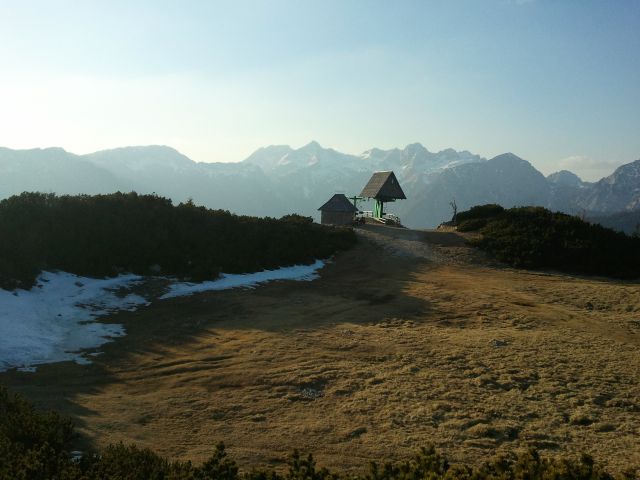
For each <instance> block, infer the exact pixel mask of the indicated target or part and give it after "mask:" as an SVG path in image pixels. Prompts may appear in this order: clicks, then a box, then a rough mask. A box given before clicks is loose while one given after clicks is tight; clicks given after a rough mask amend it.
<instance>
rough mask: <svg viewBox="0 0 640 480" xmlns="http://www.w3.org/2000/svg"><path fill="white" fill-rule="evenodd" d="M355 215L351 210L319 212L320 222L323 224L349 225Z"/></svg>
mask: <svg viewBox="0 0 640 480" xmlns="http://www.w3.org/2000/svg"><path fill="white" fill-rule="evenodd" d="M354 218H355V215H354V214H353V213H352V212H321V215H320V223H321V224H323V225H351V224H352V223H353V220H354Z"/></svg>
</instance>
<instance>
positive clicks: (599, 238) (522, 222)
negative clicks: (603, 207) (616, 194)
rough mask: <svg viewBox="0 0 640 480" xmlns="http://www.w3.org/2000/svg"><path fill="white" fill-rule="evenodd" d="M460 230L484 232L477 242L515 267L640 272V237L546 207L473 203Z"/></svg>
mask: <svg viewBox="0 0 640 480" xmlns="http://www.w3.org/2000/svg"><path fill="white" fill-rule="evenodd" d="M458 230H459V231H462V232H470V231H478V232H480V233H481V234H482V236H481V238H480V239H478V240H475V241H474V242H473V243H475V244H476V245H477V246H478V247H480V248H481V249H483V250H485V251H487V252H488V253H490V254H491V255H493V256H494V257H496V258H497V259H498V260H500V261H503V262H505V263H507V264H509V265H513V266H515V267H522V268H551V269H556V270H560V271H564V272H571V273H585V274H593V275H607V276H612V277H619V278H637V277H639V276H640V238H635V237H629V236H627V235H625V234H623V233H620V232H614V231H613V230H610V229H608V228H604V227H602V226H600V225H595V224H591V223H589V222H586V221H584V220H582V219H580V218H578V217H575V216H571V215H566V214H563V213H553V212H550V211H549V210H547V209H545V208H541V207H518V208H511V209H504V208H502V207H500V206H498V205H482V206H477V207H473V208H472V209H470V210H468V211H466V212H462V213H459V214H458Z"/></svg>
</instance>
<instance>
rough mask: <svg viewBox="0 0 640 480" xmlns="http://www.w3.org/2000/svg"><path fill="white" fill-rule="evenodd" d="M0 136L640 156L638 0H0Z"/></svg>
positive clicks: (203, 149) (23, 144)
mask: <svg viewBox="0 0 640 480" xmlns="http://www.w3.org/2000/svg"><path fill="white" fill-rule="evenodd" d="M0 62H1V63H0V145H2V146H8V147H12V148H30V147H45V146H54V145H55V146H61V147H63V148H66V149H67V150H70V151H72V152H75V153H86V152H90V151H95V150H99V149H103V148H112V147H117V146H124V145H144V144H166V145H171V146H173V147H175V148H177V149H178V150H180V151H182V152H183V153H185V154H187V155H188V156H190V157H191V158H193V159H194V160H197V161H238V160H242V159H243V158H245V157H247V156H248V155H249V154H250V153H251V152H252V151H253V150H255V149H257V148H259V147H261V146H264V145H269V144H290V145H292V146H294V147H297V146H301V145H303V144H306V143H308V142H309V141H310V140H312V139H314V140H317V141H319V142H320V143H321V144H322V145H324V146H329V147H333V148H335V149H337V150H341V151H345V152H349V153H360V152H362V151H363V150H365V149H368V148H370V147H373V146H376V147H380V148H392V147H402V146H404V145H406V144H409V143H413V142H421V143H423V144H424V145H425V146H426V147H427V148H429V149H430V150H440V149H444V148H448V147H452V148H455V149H458V150H469V151H472V152H474V153H478V154H481V155H483V156H486V157H491V156H494V155H497V154H499V153H503V152H506V151H512V152H514V153H516V154H517V155H519V156H521V157H523V158H525V159H527V160H529V161H531V162H532V163H533V164H534V165H535V166H536V167H537V168H539V169H541V170H542V171H543V172H544V173H550V172H551V171H554V170H557V169H560V168H569V169H572V170H574V171H576V172H577V173H579V174H580V175H582V176H583V177H585V178H587V179H594V178H597V177H599V176H601V175H604V174H607V173H609V172H610V171H611V170H612V169H613V168H614V167H615V166H616V165H620V164H622V163H627V162H630V161H633V160H635V159H638V158H640V88H639V85H640V1H637V0H634V1H631V0H629V1H625V0H619V1H610V2H605V1H589V0H575V1H569V0H567V1H562V0H547V1H545V0H468V1H462V0H460V1H458V0H446V1H444V0H443V1H429V0H424V1H400V0H398V1H376V0H367V1H365V0H323V1H320V0H317V1H305V0H291V1H278V0H272V1H238V0H236V1H230V2H216V1H177V0H176V1H160V0H154V1H143V0H137V1H136V0H128V1H118V0H110V1H100V2H98V1H89V0H87V1H83V2H77V1H62V0H60V1H49V2H38V1H35V0H32V1H28V2H24V1H19V0H14V1H9V0H0Z"/></svg>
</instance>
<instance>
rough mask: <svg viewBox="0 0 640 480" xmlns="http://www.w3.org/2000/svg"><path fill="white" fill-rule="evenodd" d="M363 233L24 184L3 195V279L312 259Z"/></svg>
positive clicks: (28, 281)
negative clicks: (47, 272) (32, 189)
mask: <svg viewBox="0 0 640 480" xmlns="http://www.w3.org/2000/svg"><path fill="white" fill-rule="evenodd" d="M355 241H356V237H355V234H354V233H353V231H352V230H351V229H345V228H335V227H328V226H324V225H317V224H314V223H313V222H312V221H311V219H309V218H308V217H301V216H299V215H288V216H286V217H283V218H282V219H280V220H277V219H274V218H255V217H246V216H238V215H233V214H231V213H229V212H227V211H222V210H209V209H207V208H205V207H199V206H196V205H194V204H193V202H190V201H189V202H186V203H181V204H180V205H178V206H173V205H172V204H171V201H170V200H168V199H166V198H162V197H158V196H156V195H138V194H136V193H126V194H125V193H114V194H110V195H95V196H88V195H79V196H66V195H65V196H56V195H54V194H43V193H23V194H21V195H18V196H13V197H10V198H8V199H6V200H2V201H0V288H8V289H13V288H16V287H24V288H29V287H30V286H32V285H33V283H34V281H35V279H36V276H37V275H38V273H39V272H40V271H41V270H44V269H52V270H55V269H57V270H64V271H67V272H72V273H76V274H79V275H86V276H111V275H115V274H117V273H119V272H123V271H128V272H133V273H138V274H145V273H149V272H150V269H151V267H152V266H155V265H159V266H160V267H161V273H162V274H165V275H175V276H179V277H185V278H191V279H194V280H202V279H211V278H215V277H216V276H218V274H219V273H220V272H221V271H224V272H228V273H246V272H252V271H259V270H263V269H273V268H277V267H280V266H288V265H292V264H296V263H311V262H312V261H314V260H315V259H317V258H326V257H328V256H330V255H332V254H333V253H335V252H336V251H337V250H342V249H347V248H349V247H351V246H352V245H353V244H354V243H355Z"/></svg>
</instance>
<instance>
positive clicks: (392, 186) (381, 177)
mask: <svg viewBox="0 0 640 480" xmlns="http://www.w3.org/2000/svg"><path fill="white" fill-rule="evenodd" d="M360 196H361V197H365V198H377V199H379V200H399V199H406V198H407V197H406V196H405V194H404V192H403V191H402V188H400V184H399V183H398V179H397V178H396V176H395V174H394V173H393V172H375V173H374V174H373V176H372V177H371V179H370V180H369V182H368V183H367V185H366V186H365V187H364V188H363V189H362V193H361V194H360Z"/></svg>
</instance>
